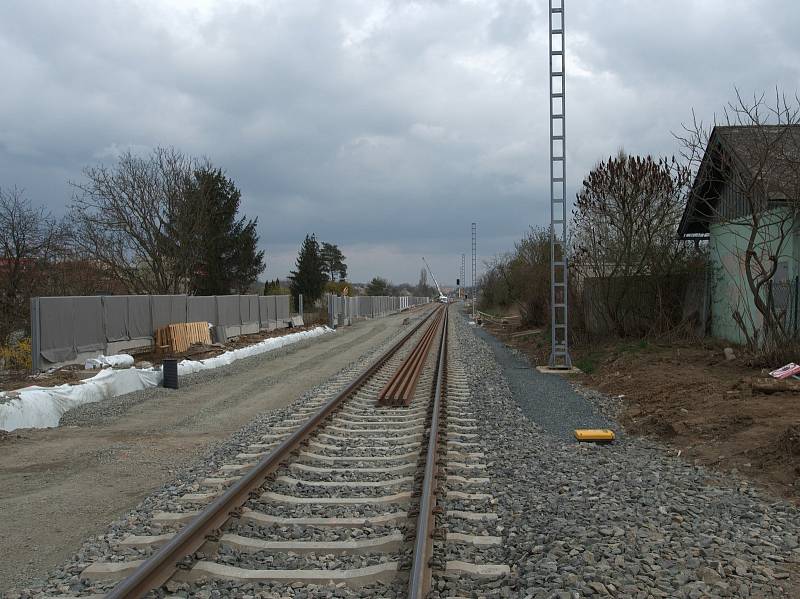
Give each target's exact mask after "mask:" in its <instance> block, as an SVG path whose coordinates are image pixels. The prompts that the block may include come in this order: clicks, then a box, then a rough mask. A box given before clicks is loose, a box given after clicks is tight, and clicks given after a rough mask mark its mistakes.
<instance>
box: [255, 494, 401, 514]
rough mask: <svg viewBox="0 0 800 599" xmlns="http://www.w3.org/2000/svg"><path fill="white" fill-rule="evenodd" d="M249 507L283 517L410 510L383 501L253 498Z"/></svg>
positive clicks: (386, 512) (390, 512) (384, 512)
mask: <svg viewBox="0 0 800 599" xmlns="http://www.w3.org/2000/svg"><path fill="white" fill-rule="evenodd" d="M247 507H249V508H250V509H251V510H254V511H257V512H263V513H265V514H269V515H271V516H280V517H283V518H306V517H311V518H372V517H374V516H382V515H384V514H392V513H396V512H406V511H408V507H409V506H408V504H400V503H385V504H384V503H382V504H379V505H377V504H369V503H365V504H363V505H316V504H299V505H297V504H288V503H271V502H263V501H259V500H257V499H256V500H251V501H249V502H248V503H247Z"/></svg>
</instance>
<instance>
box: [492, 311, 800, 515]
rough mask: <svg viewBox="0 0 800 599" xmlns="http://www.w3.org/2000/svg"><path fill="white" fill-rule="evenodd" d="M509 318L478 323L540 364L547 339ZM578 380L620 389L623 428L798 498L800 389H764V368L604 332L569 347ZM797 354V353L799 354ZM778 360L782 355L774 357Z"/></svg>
mask: <svg viewBox="0 0 800 599" xmlns="http://www.w3.org/2000/svg"><path fill="white" fill-rule="evenodd" d="M513 322H514V321H513V320H512V321H509V322H507V323H506V324H505V325H504V324H502V323H499V322H498V323H488V322H487V323H484V325H485V326H486V327H487V328H488V329H489V330H491V331H492V332H493V333H494V334H496V335H497V336H499V337H500V338H502V339H503V340H504V341H505V342H506V343H507V344H508V345H510V346H512V347H515V348H517V349H519V350H520V351H523V352H524V353H526V354H527V355H528V357H529V359H530V360H531V361H532V362H533V363H536V364H546V363H547V358H548V352H549V339H545V338H544V336H543V334H542V333H541V332H535V333H531V334H525V335H519V333H520V331H521V329H520V328H519V327H518V326H517V325H515V324H513ZM572 356H573V361H574V362H575V365H576V366H578V367H579V368H581V369H582V370H583V372H584V374H583V375H580V376H578V377H576V379H577V381H578V382H580V383H581V384H582V385H584V386H586V387H589V388H591V389H596V390H598V391H601V392H603V393H605V394H607V395H611V396H615V397H619V396H622V397H621V399H622V400H623V401H622V406H623V407H622V410H621V413H620V414H618V419H619V421H620V423H621V424H622V425H623V427H624V428H625V431H626V432H628V433H629V434H634V435H643V436H644V435H646V436H653V437H656V438H658V439H660V440H661V441H663V442H665V443H666V444H668V445H669V446H670V447H672V448H674V449H675V451H676V452H679V453H680V455H681V456H682V457H683V458H685V459H687V460H691V461H693V462H695V463H697V464H702V465H705V466H710V467H713V468H715V469H717V470H719V471H721V472H730V471H733V470H735V471H737V472H738V473H739V474H740V475H742V476H745V477H747V478H750V479H751V480H753V481H755V482H757V483H759V484H760V485H762V486H763V487H766V488H767V489H768V490H770V491H771V492H772V493H774V494H776V495H780V496H783V497H786V498H789V499H791V500H793V501H795V502H799V503H800V393H798V392H796V390H795V391H794V392H793V391H791V390H777V391H776V392H771V393H764V392H762V390H761V387H762V381H766V371H762V370H759V369H756V368H753V367H751V366H749V365H748V363H747V361H746V360H745V359H742V358H741V357H739V358H737V359H735V360H732V361H728V360H726V359H725V356H724V353H723V346H722V345H720V344H716V343H708V344H703V343H689V342H676V343H652V342H647V341H633V342H632V341H620V340H610V341H607V342H604V343H592V344H578V345H577V347H574V348H573V350H572ZM798 358H800V356H798ZM777 366H781V364H777V365H776V367H777Z"/></svg>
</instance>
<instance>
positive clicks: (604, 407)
mask: <svg viewBox="0 0 800 599" xmlns="http://www.w3.org/2000/svg"><path fill="white" fill-rule="evenodd" d="M452 320H453V322H452V324H453V325H454V326H453V329H454V331H455V336H456V337H457V340H458V344H457V345H458V346H457V352H458V356H459V358H460V360H461V362H462V366H463V367H464V371H465V372H466V373H467V377H468V379H469V383H470V388H471V390H472V393H473V396H472V399H473V401H472V404H473V405H472V409H473V412H474V415H475V417H476V418H477V422H478V426H479V429H480V430H479V432H480V433H481V437H480V439H481V443H482V445H483V448H482V449H481V450H482V451H484V452H485V453H486V458H485V459H484V460H483V461H484V462H485V463H487V465H489V469H488V471H487V474H486V476H488V477H489V478H491V481H492V482H491V484H490V485H489V486H488V487H487V489H486V492H489V493H492V494H493V495H494V497H495V498H496V505H494V506H492V508H491V509H493V510H494V511H496V512H497V513H498V515H499V519H498V521H497V522H496V523H495V526H496V527H499V528H498V531H499V532H497V533H495V534H498V535H499V536H502V537H503V539H504V543H503V546H502V548H501V549H500V550H497V549H492V551H491V552H490V553H487V552H486V550H480V551H479V552H476V553H475V554H474V557H475V559H476V560H477V559H478V557H487V556H491V558H492V559H493V560H496V561H495V563H504V564H508V565H510V566H511V575H510V576H507V577H504V578H502V579H500V580H496V581H492V582H488V583H487V582H483V581H474V580H470V579H469V578H468V577H464V576H439V577H438V578H437V580H436V585H435V590H434V593H433V594H432V596H434V597H447V596H453V595H457V594H461V595H464V596H471V597H479V596H480V597H483V596H501V597H528V598H548V599H549V598H551V597H552V598H557V599H560V598H562V597H563V598H569V597H591V596H609V595H611V596H619V597H633V598H642V599H644V598H648V597H690V598H694V597H705V596H713V597H798V596H800V576H798V573H799V572H800V568H799V567H798V564H799V563H800V542H799V539H800V518H798V510H797V508H795V507H794V506H792V505H790V504H789V503H787V502H785V501H783V500H778V499H775V498H773V497H770V496H768V495H766V494H764V493H762V492H761V491H759V490H757V489H755V488H753V486H752V485H751V484H749V483H748V482H747V481H746V480H744V479H739V478H737V477H736V476H726V477H725V478H724V479H720V476H719V475H717V474H715V473H712V472H710V471H707V470H705V469H704V468H702V467H698V466H694V465H692V464H689V463H686V462H684V461H682V460H680V459H679V458H677V457H675V456H674V452H669V450H668V449H667V448H666V447H664V446H662V445H660V444H658V443H655V442H652V441H649V440H644V439H637V438H632V437H625V436H623V437H620V438H619V439H618V441H617V442H615V443H613V444H611V445H604V446H603V445H590V444H578V443H576V442H575V441H574V440H567V439H568V435H567V434H566V433H567V431H568V430H570V429H572V428H573V427H574V426H575V425H576V419H575V416H574V415H572V414H570V411H571V410H573V409H575V410H578V411H580V414H583V415H585V417H587V418H588V417H590V416H592V417H594V416H597V418H598V419H597V420H592V421H591V424H592V425H596V424H600V423H602V424H604V425H605V424H612V425H613V420H610V419H611V418H612V417H613V414H614V404H615V402H614V401H613V400H610V401H609V400H608V399H607V398H603V397H602V396H599V395H597V394H586V396H580V395H579V394H578V393H577V392H576V391H575V390H574V389H573V387H572V386H571V385H570V384H569V383H567V382H566V381H564V380H563V379H561V377H559V376H556V375H538V373H531V372H530V371H529V372H528V373H527V374H525V375H524V376H523V375H520V374H519V373H518V372H517V371H522V370H523V368H521V363H520V362H519V361H516V360H511V359H505V358H500V359H499V362H498V360H497V359H496V357H497V356H499V355H500V353H502V352H498V348H497V347H496V346H492V345H490V344H488V343H487V342H486V340H485V339H484V338H483V333H482V332H481V331H475V330H474V327H470V326H469V325H468V324H467V323H466V322H465V320H464V319H463V318H462V317H458V318H454V319H452ZM509 355H510V354H509ZM534 374H536V376H534ZM576 397H577V398H578V399H579V400H580V401H576ZM590 403H591V405H590ZM587 406H588V408H587ZM601 413H602V414H604V416H603V415H601ZM583 417H584V416H581V418H583ZM560 418H563V420H562V421H559V419H560ZM565 423H569V424H568V426H567V425H566V424H565ZM581 424H584V422H581ZM615 428H616V427H615ZM462 503H463V504H469V505H472V502H462ZM444 504H445V505H444V507H445V508H446V509H475V506H472V507H467V506H466V505H465V506H463V507H461V508H459V507H457V506H458V502H453V501H451V498H450V497H447V498H445V500H444ZM487 511H488V510H487ZM448 525H449V526H450V525H452V526H454V527H455V526H460V525H461V524H460V521H458V520H456V519H452V520H451V521H449V522H448ZM453 530H455V528H453ZM440 552H444V554H445V555H444V556H442V555H439V556H438V559H442V558H447V556H455V555H463V554H464V553H463V550H462V549H461V548H458V547H457V546H455V545H452V544H448V545H446V546H444V547H443V548H441V549H440Z"/></svg>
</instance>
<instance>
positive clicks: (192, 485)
mask: <svg viewBox="0 0 800 599" xmlns="http://www.w3.org/2000/svg"><path fill="white" fill-rule="evenodd" d="M406 330H407V329H406ZM403 334H405V330H403V329H400V330H398V332H397V333H396V334H395V335H394V336H393V337H392V338H391V339H388V340H387V341H385V342H384V343H383V344H381V345H380V346H377V347H376V348H375V349H374V350H372V351H371V352H369V353H368V354H366V355H364V356H362V357H361V358H360V359H358V360H356V361H354V362H353V363H352V364H350V365H348V366H347V367H346V368H344V369H342V371H340V372H339V373H338V374H337V375H336V376H334V377H332V379H331V380H329V381H327V382H325V383H324V384H321V385H318V386H317V387H315V388H313V389H310V390H309V391H308V392H306V393H304V394H303V395H302V396H301V397H300V398H298V399H297V400H296V401H295V402H293V403H292V404H291V405H289V406H287V407H285V408H282V409H279V410H274V411H270V412H267V413H264V414H262V415H260V416H258V417H257V418H254V419H253V420H252V421H251V422H250V423H248V424H247V425H246V426H244V427H242V428H241V429H240V430H239V431H237V432H236V433H235V434H234V435H232V436H231V438H230V439H229V440H228V441H226V442H224V443H221V444H218V445H216V446H215V447H213V448H211V449H210V450H209V451H208V453H207V454H206V455H205V456H198V458H199V459H198V460H197V462H196V463H194V464H193V465H191V466H189V467H186V468H183V469H181V470H179V471H178V472H177V473H176V476H175V479H174V480H173V481H172V482H171V483H169V484H167V485H164V486H163V487H162V488H161V489H159V490H158V491H156V492H155V493H153V494H152V495H150V496H148V497H146V498H145V499H144V500H143V501H142V502H141V503H140V504H139V505H137V506H136V508H134V509H133V510H131V511H130V512H128V513H127V514H125V515H123V516H122V517H120V518H119V519H117V520H115V521H114V522H112V523H111V524H110V526H109V528H108V529H107V532H106V534H103V535H99V536H95V537H90V538H88V539H87V540H86V541H85V542H84V544H83V545H82V546H81V547H80V548H79V549H78V550H77V552H76V553H75V555H74V556H73V557H72V558H71V559H70V560H69V561H68V562H67V563H66V564H65V565H64V566H62V567H61V568H59V569H57V570H54V571H53V572H51V573H50V575H49V577H48V580H47V582H46V584H44V585H42V586H36V587H32V588H29V589H21V590H10V591H8V592H7V593H6V594H5V595H4V597H5V598H7V599H28V598H33V597H36V598H39V597H47V596H52V595H63V594H69V595H78V596H80V595H90V594H95V593H103V592H105V591H107V590H109V589H110V588H112V587H113V586H114V585H113V583H103V582H95V583H89V582H86V581H82V580H80V578H79V574H80V572H81V571H83V570H84V569H85V568H86V567H87V566H88V565H89V564H90V563H92V562H103V561H127V560H129V559H132V558H135V557H136V555H137V553H138V552H137V551H135V550H127V549H126V550H123V551H120V550H119V548H118V547H117V546H116V543H117V542H118V541H119V540H120V539H122V538H124V537H125V536H127V535H129V534H137V535H158V534H163V533H165V532H167V531H168V529H166V528H165V527H162V526H161V525H159V524H156V523H152V522H151V518H152V516H153V514H154V513H155V512H159V511H169V512H184V511H191V510H192V509H196V506H191V505H186V504H183V503H181V502H179V501H178V498H179V497H180V496H181V495H184V494H186V493H198V492H200V493H202V492H208V491H209V489H208V488H205V487H201V486H200V485H199V484H198V481H199V480H202V479H203V478H206V477H210V476H214V475H216V474H218V470H219V468H220V466H222V465H223V464H233V463H236V462H237V460H236V457H235V456H236V454H238V453H242V452H247V447H248V446H249V445H252V444H256V443H259V442H261V437H262V436H263V435H265V434H268V433H269V432H270V431H271V429H272V427H273V426H280V425H281V424H283V423H284V422H285V420H286V419H287V418H289V417H291V416H293V415H294V414H295V413H296V411H297V410H298V408H300V407H302V406H311V405H314V404H317V403H319V399H320V397H326V396H327V397H330V396H332V395H333V394H335V393H336V392H337V391H338V390H340V389H342V388H343V387H344V386H345V385H346V384H348V383H349V382H350V381H351V380H352V379H353V377H354V376H355V375H356V374H358V373H360V372H361V371H363V369H364V368H365V367H366V366H367V365H369V364H370V363H371V362H372V360H374V358H375V357H376V356H377V355H379V354H380V353H381V352H383V351H385V350H386V349H387V348H388V347H390V346H391V345H392V344H393V343H395V342H396V341H397V340H398V339H399V338H400V336H401V335H403ZM310 341H311V340H309V342H310ZM354 341H355V340H354ZM304 343H307V342H306V341H302V342H299V343H297V344H294V345H291V346H288V347H285V348H281V349H278V350H275V351H274V352H268V353H265V354H262V355H260V356H254V357H252V358H246V359H243V360H238V361H237V362H234V363H233V364H231V365H229V366H225V367H221V368H217V369H214V370H213V371H203V372H199V373H195V374H192V375H188V376H186V377H181V385H182V389H181V390H178V392H181V391H183V390H186V389H191V387H192V386H194V385H198V384H203V383H204V382H205V381H207V380H209V379H208V378H207V377H214V378H216V377H219V376H225V375H227V374H231V373H233V372H240V371H245V370H248V369H250V368H258V367H263V365H264V362H268V361H269V360H270V359H273V358H274V357H276V356H277V355H278V354H279V352H284V353H285V352H291V351H296V350H297V349H300V348H301V347H303V344H304ZM171 392H173V391H172V390H168V389H162V388H153V389H147V390H145V391H141V392H135V393H130V394H128V395H124V396H120V397H118V398H114V399H111V400H107V401H103V402H98V403H96V404H86V405H84V406H81V407H80V408H77V409H75V410H71V411H70V412H68V413H67V414H65V418H67V417H68V420H66V421H64V420H62V423H64V424H67V423H68V424H76V425H89V424H91V423H92V422H94V421H96V420H97V419H98V418H103V417H108V416H110V415H118V414H122V413H124V412H125V411H127V410H128V409H130V408H131V407H132V406H134V405H136V404H137V403H141V402H142V401H146V400H148V399H152V398H158V397H163V396H162V395H161V394H164V393H167V394H168V393H171ZM251 507H254V508H255V507H265V506H258V504H253V505H251ZM282 507H284V508H289V509H290V510H291V512H292V513H289V511H286V512H284V513H279V512H280V508H276V510H275V513H276V515H284V516H290V515H297V509H296V506H288V505H286V506H282ZM356 507H359V506H356ZM399 509H401V508H400V507H399V506H391V505H390V506H383V505H382V506H379V509H378V510H376V511H375V512H374V513H376V514H377V513H386V512H390V511H396V510H399ZM264 511H266V510H264ZM368 511H369V510H364V511H363V513H365V514H366V513H367V512H368ZM308 515H311V514H310V513H309V514H308ZM316 515H320V514H316ZM330 515H331V516H333V515H336V514H334V513H331V514H330ZM341 515H344V514H341ZM226 588H227V589H228V591H230V589H231V588H232V586H231V585H227V586H226V585H224V584H222V585H210V586H208V587H206V589H208V592H209V593H212V592H213V591H214V590H215V589H216V590H217V591H220V589H226ZM249 588H250V589H251V591H252V589H253V588H255V587H254V586H253V585H250V586H249ZM264 588H266V589H269V588H271V587H270V585H265V586H264ZM276 588H280V589H281V591H280V592H279V594H277V595H275V596H310V595H307V594H300V595H297V594H290V595H287V594H285V591H286V587H284V586H283V585H278V586H277V587H276ZM379 588H380V589H382V590H386V589H385V587H382V586H381V585H378V586H376V587H375V589H379ZM242 589H244V587H242ZM375 589H373V591H372V592H373V596H380V595H376V594H374V593H377V591H376V590H375ZM203 592H205V589H204V590H203ZM292 592H293V593H294V591H292ZM326 592H327V591H326ZM335 592H336V593H338V592H339V591H338V590H336V591H335ZM247 594H248V592H247V591H243V590H242V591H237V592H235V593H233V592H225V593H224V594H223V595H222V596H225V597H229V596H230V597H244V596H246V595H247ZM200 596H202V593H201V595H200ZM208 596H212V595H211V594H209V595H208ZM214 596H220V595H214ZM318 596H327V595H326V594H321V595H318ZM330 596H331V597H334V596H350V595H348V594H345V595H340V594H332V595H330ZM365 596H368V595H365ZM387 596H390V595H387Z"/></svg>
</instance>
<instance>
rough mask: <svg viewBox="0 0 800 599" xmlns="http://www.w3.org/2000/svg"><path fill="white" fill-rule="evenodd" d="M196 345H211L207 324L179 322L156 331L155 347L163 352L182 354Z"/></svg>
mask: <svg viewBox="0 0 800 599" xmlns="http://www.w3.org/2000/svg"><path fill="white" fill-rule="evenodd" d="M198 343H200V344H203V345H211V333H209V330H208V323H207V322H181V323H178V324H169V325H167V326H165V327H161V328H160V329H157V330H156V347H157V348H158V349H160V350H163V351H170V352H172V353H182V352H185V351H186V350H188V349H189V347H190V346H192V345H195V344H198Z"/></svg>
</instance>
